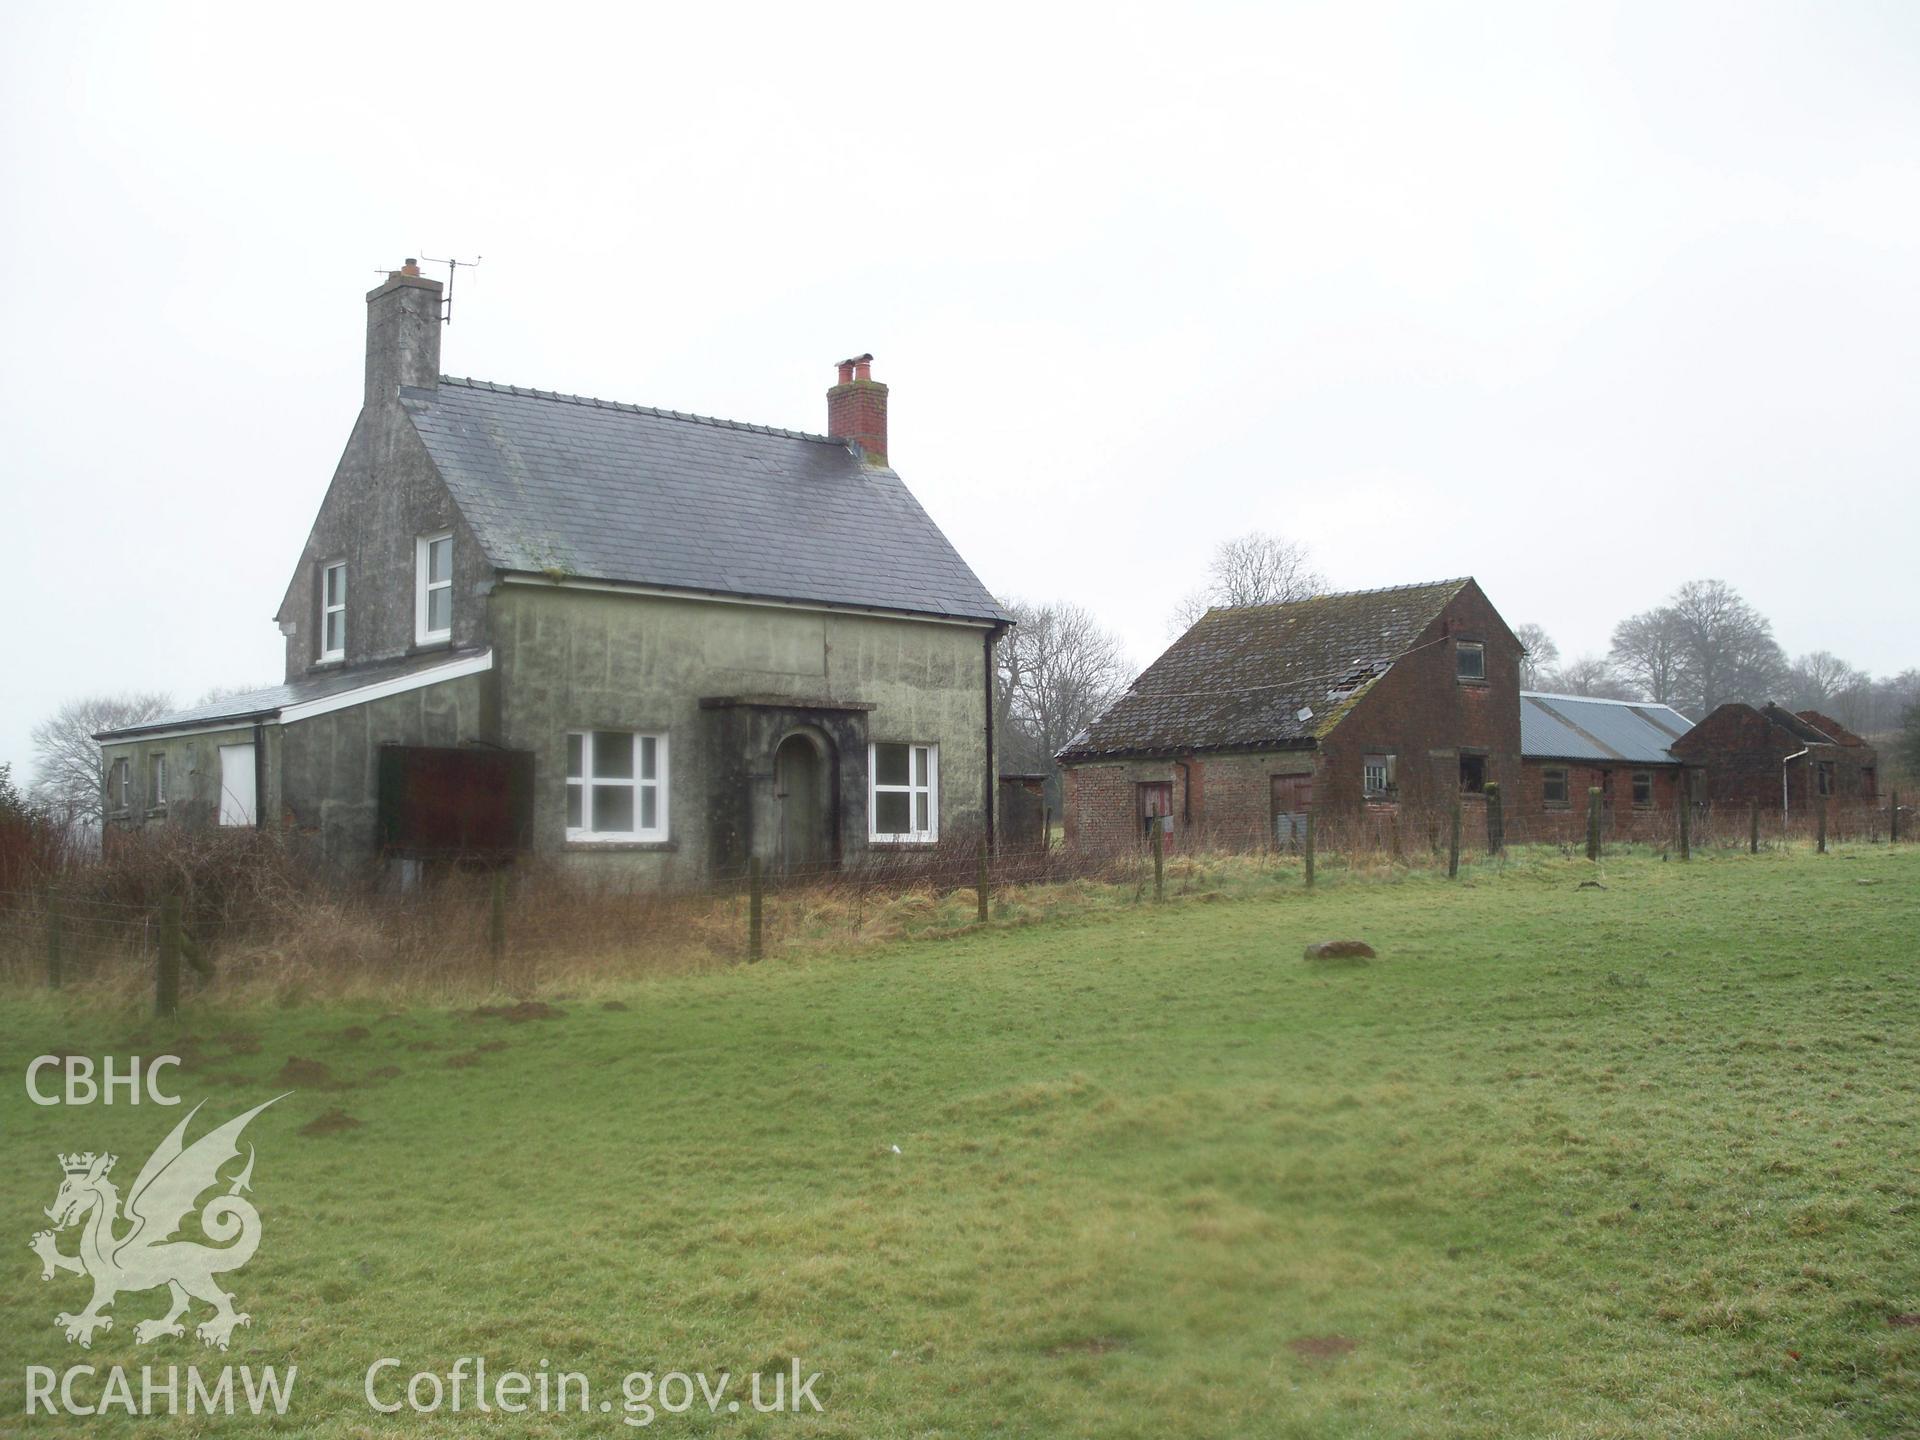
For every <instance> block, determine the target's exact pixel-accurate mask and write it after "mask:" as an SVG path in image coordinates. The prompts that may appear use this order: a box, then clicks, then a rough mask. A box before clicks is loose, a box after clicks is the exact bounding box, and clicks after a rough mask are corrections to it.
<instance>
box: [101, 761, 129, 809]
mask: <svg viewBox="0 0 1920 1440" xmlns="http://www.w3.org/2000/svg"><path fill="white" fill-rule="evenodd" d="M131 770H132V767H131V766H130V765H128V764H127V762H126V760H125V759H120V760H116V761H114V762H113V772H112V773H111V774H110V775H109V776H108V777H107V803H108V804H109V805H110V806H112V807H113V809H114V810H116V811H121V810H125V809H127V808H128V807H129V806H131V805H132V804H133V796H132V795H131V793H129V792H130V791H131V789H132V782H131V780H130V779H129V778H128V777H129V773H130V772H131Z"/></svg>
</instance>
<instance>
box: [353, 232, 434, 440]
mask: <svg viewBox="0 0 1920 1440" xmlns="http://www.w3.org/2000/svg"><path fill="white" fill-rule="evenodd" d="M442 288H443V287H442V286H441V284H440V282H439V281H438V280H429V279H427V278H426V277H425V276H424V275H422V274H421V273H420V262H419V261H417V260H415V259H413V258H412V257H408V259H407V263H406V264H404V265H402V266H401V267H400V268H399V269H398V270H394V271H392V272H390V273H389V274H388V275H387V279H386V283H385V284H383V285H380V286H378V287H376V288H375V289H372V290H369V291H368V292H367V394H366V400H365V404H366V407H367V408H368V409H369V410H371V409H373V408H374V407H375V406H378V405H386V404H391V403H392V401H393V397H394V392H395V391H397V390H398V389H399V388H400V387H401V386H402V385H414V386H419V387H422V388H424V389H428V390H432V389H435V388H437V387H438V386H439V384H440V292H441V290H442Z"/></svg>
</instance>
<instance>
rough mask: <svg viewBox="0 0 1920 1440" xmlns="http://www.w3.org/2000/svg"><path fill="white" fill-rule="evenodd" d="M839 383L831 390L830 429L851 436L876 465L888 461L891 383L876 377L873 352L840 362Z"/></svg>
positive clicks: (845, 437)
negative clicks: (884, 382) (888, 383)
mask: <svg viewBox="0 0 1920 1440" xmlns="http://www.w3.org/2000/svg"><path fill="white" fill-rule="evenodd" d="M838 369H839V383H838V384H836V385H835V386H834V387H833V388H832V389H831V390H829V391H827V433H828V434H829V435H832V436H833V437H835V438H836V439H839V440H851V441H853V442H854V443H855V444H856V445H858V446H859V447H860V449H861V452H862V453H863V454H864V455H865V457H866V458H867V459H868V460H870V461H872V462H873V463H874V464H876V465H884V464H886V463H887V387H886V386H885V385H882V384H881V383H880V382H879V381H877V380H875V379H874V378H873V356H871V355H855V356H853V357H852V358H851V359H848V360H842V361H841V362H840V364H839V367H838Z"/></svg>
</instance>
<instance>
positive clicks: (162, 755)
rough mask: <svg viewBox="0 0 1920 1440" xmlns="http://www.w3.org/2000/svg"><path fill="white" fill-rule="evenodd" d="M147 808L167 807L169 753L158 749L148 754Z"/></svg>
mask: <svg viewBox="0 0 1920 1440" xmlns="http://www.w3.org/2000/svg"><path fill="white" fill-rule="evenodd" d="M147 792H148V793H147V809H149V810H164V809H166V808H167V754H166V751H164V750H156V751H154V752H153V753H152V754H151V755H149V756H147Z"/></svg>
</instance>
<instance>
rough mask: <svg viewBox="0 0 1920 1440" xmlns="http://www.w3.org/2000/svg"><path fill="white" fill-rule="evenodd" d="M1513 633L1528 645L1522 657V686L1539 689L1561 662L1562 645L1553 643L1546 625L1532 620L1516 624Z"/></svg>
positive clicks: (1525, 688) (1526, 688) (1523, 687)
mask: <svg viewBox="0 0 1920 1440" xmlns="http://www.w3.org/2000/svg"><path fill="white" fill-rule="evenodd" d="M1513 633H1514V637H1515V638H1516V639H1517V640H1519V642H1520V643H1521V644H1522V645H1524V646H1526V647H1527V653H1526V654H1525V655H1523V656H1521V657H1520V687H1521V689H1523V690H1538V689H1539V688H1540V686H1541V682H1542V681H1543V680H1545V678H1546V677H1547V675H1548V674H1549V673H1550V672H1551V671H1552V670H1553V668H1554V666H1556V665H1558V664H1559V663H1560V647H1559V646H1558V645H1556V644H1554V643H1553V637H1552V636H1551V635H1549V634H1547V627H1546V626H1544V625H1535V624H1534V623H1533V622H1532V621H1528V622H1527V623H1526V624H1525V625H1516V626H1515V627H1514V630H1513Z"/></svg>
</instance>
